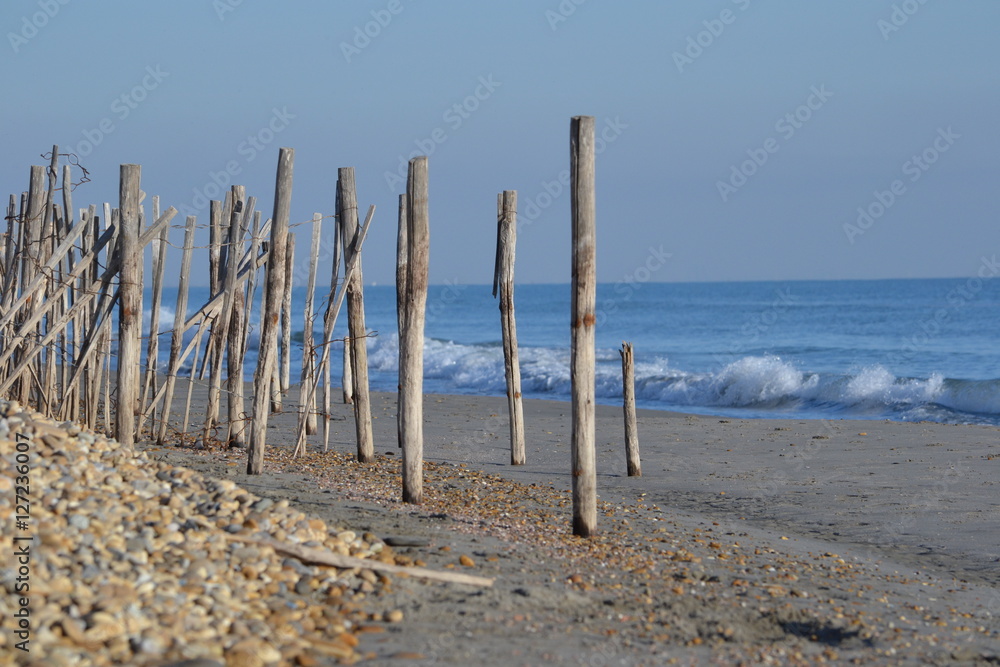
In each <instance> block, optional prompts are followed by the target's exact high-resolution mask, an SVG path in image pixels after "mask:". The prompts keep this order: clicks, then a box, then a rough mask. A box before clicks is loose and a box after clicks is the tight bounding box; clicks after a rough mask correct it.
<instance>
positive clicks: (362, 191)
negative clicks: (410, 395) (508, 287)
mask: <svg viewBox="0 0 1000 667" xmlns="http://www.w3.org/2000/svg"><path fill="white" fill-rule="evenodd" d="M998 25H1000V3H997V2H995V1H992V0H966V1H963V2H942V1H937V0H924V1H921V0H902V1H900V0H842V1H838V2H829V1H828V2H790V1H787V0H786V1H785V2H762V1H761V0H711V1H707V2H706V1H704V0H701V1H698V2H695V1H693V0H691V1H677V2H653V1H644V2H615V3H612V2H601V1H600V0H561V1H560V0H536V1H531V0H507V1H506V2H469V1H467V0H466V1H464V2H458V1H454V0H452V1H442V2H430V1H429V0H420V1H418V0H376V1H372V2H322V1H319V0H303V1H301V2H290V3H280V4H279V3H277V2H267V1H265V0H242V1H239V0H214V1H212V0H200V1H194V0H178V1H174V2H124V1H122V0H102V1H101V2H89V3H88V2H83V1H81V0H6V1H5V2H4V3H3V4H2V6H0V27H2V30H3V35H4V44H3V45H2V46H0V63H2V64H0V66H2V71H3V72H4V76H3V79H4V84H5V85H4V89H5V90H6V91H7V94H6V95H5V96H4V99H3V100H2V101H0V106H2V109H3V111H2V117H3V126H4V132H3V139H2V142H0V151H2V155H3V160H2V161H0V182H2V184H3V192H2V194H4V195H6V194H9V193H20V192H21V191H22V190H25V189H26V188H27V181H28V168H29V166H30V165H31V164H43V163H44V162H45V161H44V160H42V158H41V157H40V154H42V153H45V152H47V151H49V150H50V149H51V146H52V145H53V144H58V145H59V146H60V150H61V152H72V153H75V154H76V155H77V156H79V160H80V163H81V164H83V165H84V166H85V167H86V168H87V170H88V171H89V173H90V178H91V179H92V181H91V182H90V183H87V184H84V185H82V186H80V187H78V188H77V189H76V191H75V192H74V195H73V197H74V204H75V206H77V207H81V206H86V205H87V204H90V203H97V204H100V203H102V202H104V201H111V202H113V203H114V202H116V200H117V179H118V165H119V164H121V163H138V164H141V165H142V168H143V171H142V186H143V189H144V190H145V191H146V192H147V193H148V194H149V195H154V194H158V195H160V197H161V200H162V203H163V207H164V208H166V207H167V206H174V207H176V208H178V209H179V210H180V211H181V215H180V216H178V217H177V218H175V220H174V224H177V225H182V224H183V221H184V218H183V216H184V214H196V215H198V217H199V222H206V223H207V221H208V205H207V203H206V202H207V199H209V198H219V196H220V195H219V192H220V190H219V188H218V186H217V184H218V183H222V184H225V183H226V182H227V181H231V182H235V183H240V184H244V185H246V186H247V188H248V194H251V195H253V196H256V197H257V198H258V208H259V209H261V210H263V211H264V215H265V217H268V216H270V214H271V210H272V206H273V193H274V176H275V167H276V164H277V154H278V148H279V147H281V146H290V147H293V148H295V150H296V158H295V181H294V190H293V202H292V222H293V223H296V222H305V221H308V220H309V219H311V217H312V214H313V212H314V211H315V212H321V213H323V214H325V215H330V214H332V213H333V205H334V182H335V178H336V170H337V168H338V167H343V166H353V167H355V168H356V174H357V183H358V200H359V206H360V207H361V208H362V209H366V208H367V206H368V205H369V204H375V205H376V206H377V207H378V208H377V211H376V214H375V219H374V222H373V225H372V231H371V235H370V237H369V240H368V242H367V244H366V246H365V259H364V265H365V266H364V272H365V280H366V282H378V283H388V282H392V281H393V280H394V267H395V236H396V207H397V196H398V194H399V193H401V192H402V191H403V189H404V177H405V163H406V161H407V159H408V158H409V157H411V156H412V155H415V154H427V155H429V156H430V158H429V160H430V214H431V281H432V282H435V283H444V282H457V283H488V282H490V281H491V280H492V270H493V259H494V244H495V236H496V220H495V207H496V194H497V192H499V191H501V190H504V189H515V190H517V191H518V195H519V206H518V209H519V217H520V222H521V226H520V233H519V236H518V252H517V265H516V276H517V280H518V281H519V282H554V283H565V282H569V280H570V210H569V206H570V204H569V197H568V194H567V192H566V190H567V188H566V185H565V183H564V182H561V181H564V180H566V179H568V167H569V124H570V118H571V117H572V116H574V115H592V116H595V117H596V120H597V130H598V137H599V140H598V149H599V155H598V157H597V206H598V277H599V280H600V281H602V282H611V283H613V282H616V281H619V280H628V279H633V280H634V279H639V280H645V279H650V280H655V281H714V280H792V279H850V278H894V277H902V278H909V277H945V276H955V277H960V276H972V275H974V274H975V273H976V272H977V270H978V269H979V267H980V265H981V263H982V258H983V257H984V256H986V257H991V256H992V255H994V254H995V253H997V252H998V251H1000V202H998V199H997V192H998V188H997V187H996V179H997V175H998V168H997V164H998V155H1000V132H998V130H997V117H998V114H1000V67H998V65H1000V40H997V38H996V30H997V26H998ZM400 175H402V177H401V176H400ZM147 205H148V200H147ZM326 229H329V228H328V227H327V228H325V230H326ZM294 231H296V232H298V239H297V241H298V243H297V257H298V258H299V261H301V258H302V257H304V256H305V255H306V254H307V249H308V248H307V246H308V236H309V228H308V226H300V227H297V228H296V229H295V230H294ZM182 236H183V232H182V231H181V230H179V229H178V230H174V232H173V236H172V238H171V240H172V241H173V242H174V243H176V244H177V245H180V243H181V240H182ZM205 239H207V234H204V233H203V234H202V237H201V240H202V241H204V240H205ZM171 253H172V254H171V261H172V266H177V265H178V264H179V251H171ZM320 272H321V273H320V275H321V276H324V275H328V272H329V261H328V260H327V261H324V262H322V263H321V265H320ZM168 276H169V278H168V279H169V280H170V281H171V282H176V275H171V274H170V272H169V271H168ZM193 277H194V280H195V282H196V283H202V284H203V283H204V282H205V281H206V280H207V268H205V267H204V266H203V263H199V265H198V266H196V268H195V269H194V274H193ZM326 279H328V278H321V280H320V284H323V282H324V280H326Z"/></svg>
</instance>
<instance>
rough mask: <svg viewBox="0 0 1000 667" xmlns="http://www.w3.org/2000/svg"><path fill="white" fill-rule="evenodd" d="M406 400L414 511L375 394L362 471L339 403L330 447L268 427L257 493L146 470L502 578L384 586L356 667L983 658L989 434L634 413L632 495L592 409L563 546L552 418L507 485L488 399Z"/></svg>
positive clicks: (222, 461)
mask: <svg viewBox="0 0 1000 667" xmlns="http://www.w3.org/2000/svg"><path fill="white" fill-rule="evenodd" d="M196 399H197V393H196ZM294 399H295V397H294V390H293V395H292V396H289V403H290V404H294ZM195 405H196V408H197V406H199V405H200V403H199V401H198V400H196V403H195ZM424 406H425V459H426V461H427V462H428V466H427V467H428V470H427V473H426V474H427V478H426V481H425V484H426V487H425V488H426V493H427V498H428V499H427V501H426V502H425V504H424V505H422V506H419V507H415V506H407V505H402V504H400V503H398V502H397V501H398V497H399V485H398V475H397V472H398V459H399V458H400V456H399V450H398V449H397V446H396V431H395V429H396V420H395V397H394V395H390V394H375V395H373V414H374V417H375V421H374V427H375V438H376V453H377V454H378V458H379V462H378V463H377V464H376V465H374V466H361V465H359V464H356V463H352V462H351V461H350V455H351V453H352V452H353V451H354V427H353V414H352V409H351V406H347V405H342V404H337V405H336V406H335V407H334V421H333V422H332V437H331V442H330V453H329V454H325V455H324V454H322V453H313V452H316V451H317V449H318V447H317V443H318V442H319V437H318V436H312V437H310V438H309V442H310V455H309V456H307V457H306V458H304V459H299V460H298V461H295V462H293V461H291V460H290V457H289V456H288V443H289V442H290V441H291V440H292V433H293V429H294V423H295V419H296V417H295V415H294V414H293V413H290V412H289V413H285V414H281V415H275V416H272V418H271V422H270V424H271V429H272V430H271V432H270V433H269V437H268V446H269V448H270V452H271V453H270V454H269V457H268V462H267V464H266V467H265V471H266V472H265V474H264V475H261V476H255V477H248V476H247V475H246V474H245V472H244V470H245V452H243V451H240V450H229V451H226V450H224V449H221V448H214V447H213V446H212V444H211V443H209V447H208V448H207V449H204V450H201V451H195V450H192V449H190V448H187V447H169V448H159V449H156V450H155V451H152V452H151V455H153V456H156V457H158V458H159V457H162V458H164V459H165V460H167V461H169V462H172V463H176V464H179V465H186V466H190V467H194V468H197V469H200V470H202V471H207V472H209V473H211V474H213V475H217V476H220V477H228V478H231V479H233V480H235V481H236V482H237V483H238V484H240V485H241V486H244V487H245V488H247V489H249V490H251V491H253V492H254V493H257V494H259V495H262V496H272V497H274V498H289V499H290V500H292V501H293V503H298V504H299V505H300V507H301V509H303V510H304V511H306V512H308V513H311V514H316V515H318V516H320V517H322V518H324V519H327V520H328V522H330V523H334V524H342V525H344V526H345V527H351V528H355V529H358V530H371V531H372V532H374V533H376V534H378V535H380V536H382V537H383V538H389V537H394V538H405V539H404V542H403V543H404V544H405V543H406V541H407V540H409V541H411V542H412V543H413V544H415V545H416V546H410V547H407V546H401V547H399V548H397V551H398V552H400V553H403V554H409V555H411V557H412V558H414V559H416V560H419V561H421V562H423V563H426V564H427V565H428V566H429V567H432V568H439V569H440V568H453V567H454V568H457V569H461V570H465V571H467V572H469V573H474V574H478V575H482V576H489V577H495V578H496V583H495V584H494V586H493V587H492V588H489V589H477V588H473V587H468V586H462V585H454V584H441V583H437V584H429V583H426V582H418V581H416V580H413V579H399V580H397V581H395V583H394V586H393V592H392V593H391V594H389V595H388V596H386V598H385V599H383V600H380V601H379V602H378V603H379V604H384V605H385V608H386V609H390V608H392V609H396V608H399V609H402V610H404V614H405V620H404V622H402V623H397V624H393V625H391V626H388V627H387V629H386V630H387V631H386V632H384V633H374V634H372V635H371V636H370V638H369V639H367V640H366V641H365V642H363V643H362V646H361V647H360V648H361V649H362V650H363V652H367V654H368V655H369V657H370V659H371V664H472V661H478V662H481V663H482V664H489V665H520V664H595V665H603V664H609V665H610V664H666V663H668V662H669V661H671V660H675V661H679V662H680V663H681V664H691V663H697V664H713V663H716V664H734V663H736V662H739V661H744V662H746V663H747V664H758V663H760V664H764V663H767V662H769V661H771V660H777V661H778V663H780V664H786V663H797V662H799V663H801V664H815V663H817V662H822V661H830V662H833V663H838V664H839V663H848V662H851V661H860V662H862V663H865V664H868V663H870V664H897V663H898V664H997V663H998V662H1000V482H998V480H1000V440H998V436H1000V429H998V428H994V427H983V426H952V425H942V424H931V423H916V424H912V423H893V422H885V421H879V422H874V421H854V420H836V421H812V420H802V419H790V420H771V419H768V420H739V419H731V418H721V417H705V416H692V415H684V414H676V413H668V412H660V411H649V410H645V411H640V412H639V435H640V446H641V450H642V472H643V476H642V477H638V478H635V477H634V478H629V477H627V476H626V474H625V459H624V445H623V434H622V419H621V409H620V408H616V407H613V406H599V407H598V410H597V417H598V418H597V450H598V451H597V454H598V489H599V494H600V500H601V501H602V503H603V504H602V506H601V509H600V514H599V528H600V534H599V535H598V536H597V537H596V538H594V539H592V540H580V539H577V538H573V537H572V536H570V535H569V534H568V529H569V521H570V508H569V498H570V496H569V493H568V490H569V488H570V475H569V460H570V453H569V448H570V445H569V441H570V433H569V408H570V406H569V404H567V403H561V402H554V401H531V400H529V401H525V406H524V407H525V434H526V441H527V457H528V460H527V465H525V466H521V467H512V466H510V465H509V445H508V437H507V418H506V410H507V408H506V399H504V398H490V397H473V396H437V395H427V396H426V397H425V402H424ZM193 413H194V414H196V415H198V414H199V410H198V409H195V410H194V411H193ZM199 419H200V416H199ZM185 440H186V444H187V445H190V444H191V436H187V437H186V438H185ZM147 447H148V445H147ZM460 556H465V557H466V559H462V561H464V562H465V564H466V565H463V564H462V561H460V560H459V557H460ZM468 558H471V563H472V564H471V566H469V567H467V565H469V564H470V561H469V560H468Z"/></svg>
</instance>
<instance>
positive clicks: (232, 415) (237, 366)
mask: <svg viewBox="0 0 1000 667" xmlns="http://www.w3.org/2000/svg"><path fill="white" fill-rule="evenodd" d="M232 193H233V201H234V202H236V203H234V210H235V209H236V208H241V209H242V214H241V215H238V216H237V215H234V216H233V225H235V226H238V229H236V230H233V229H231V230H230V232H231V233H230V237H229V238H230V246H229V252H228V253H227V254H226V257H227V260H226V280H228V281H230V282H229V284H228V285H227V287H226V289H227V290H228V291H229V294H230V295H231V296H230V297H227V298H231V299H232V307H231V308H230V309H229V327H228V328H227V330H226V338H227V343H226V347H227V348H228V349H229V352H228V354H226V394H227V395H226V408H227V413H228V421H229V427H228V433H227V435H226V446H227V447H237V448H241V447H245V446H246V441H247V438H246V431H247V429H246V419H245V415H244V405H245V401H244V396H243V356H244V354H245V353H246V349H245V343H246V340H245V338H246V303H245V293H244V291H243V286H242V285H238V284H237V283H236V277H237V275H238V273H239V265H240V262H241V261H242V259H243V246H244V238H245V237H246V233H247V230H248V228H249V226H250V218H251V217H252V216H253V213H254V211H253V209H254V207H255V206H256V203H257V202H256V200H255V199H254V198H253V197H249V198H247V197H246V188H244V187H243V186H241V185H234V186H233V189H232ZM237 221H238V225H237ZM234 237H235V241H234V240H233V239H234ZM250 261H251V263H252V262H253V258H252V257H251V258H250ZM230 272H232V274H231V275H230Z"/></svg>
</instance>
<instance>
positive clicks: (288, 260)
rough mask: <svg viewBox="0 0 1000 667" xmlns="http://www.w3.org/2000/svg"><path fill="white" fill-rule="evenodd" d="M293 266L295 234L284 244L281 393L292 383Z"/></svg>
mask: <svg viewBox="0 0 1000 667" xmlns="http://www.w3.org/2000/svg"><path fill="white" fill-rule="evenodd" d="M294 268H295V234H293V233H291V232H289V233H288V242H287V243H286V244H285V292H284V294H283V295H282V297H281V394H282V396H284V395H285V394H287V393H288V388H289V387H290V386H291V383H292V282H293V278H294V270H293V269H294Z"/></svg>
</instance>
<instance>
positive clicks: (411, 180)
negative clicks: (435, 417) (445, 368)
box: [399, 156, 430, 504]
mask: <svg viewBox="0 0 1000 667" xmlns="http://www.w3.org/2000/svg"><path fill="white" fill-rule="evenodd" d="M427 186H428V179H427V157H426V156H420V157H415V158H413V159H412V160H410V165H409V174H408V177H407V181H406V198H407V206H406V210H407V215H406V219H407V239H406V245H407V252H406V256H407V265H406V323H405V324H406V331H405V334H404V335H403V338H402V341H401V344H402V348H401V351H400V364H399V384H400V394H401V395H402V400H401V401H400V408H401V410H402V419H401V420H400V421H401V422H402V432H403V502H404V503H414V504H419V503H420V502H422V501H423V497H424V486H423V485H424V476H423V463H424V423H423V421H424V395H423V384H424V319H425V308H426V305H427V275H428V266H429V253H430V230H429V215H428V207H427V190H428V187H427Z"/></svg>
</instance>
